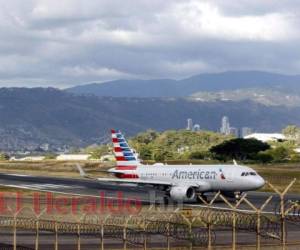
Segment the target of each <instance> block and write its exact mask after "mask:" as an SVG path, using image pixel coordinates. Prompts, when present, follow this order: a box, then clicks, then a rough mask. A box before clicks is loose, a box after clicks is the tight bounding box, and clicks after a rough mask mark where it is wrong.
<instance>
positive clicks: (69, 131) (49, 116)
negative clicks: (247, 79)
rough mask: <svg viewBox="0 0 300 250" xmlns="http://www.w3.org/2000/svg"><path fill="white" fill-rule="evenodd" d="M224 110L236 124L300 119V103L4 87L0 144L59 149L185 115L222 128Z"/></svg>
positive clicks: (173, 122)
mask: <svg viewBox="0 0 300 250" xmlns="http://www.w3.org/2000/svg"><path fill="white" fill-rule="evenodd" d="M223 115H228V116H229V117H230V120H231V124H232V125H233V126H236V127H242V126H249V127H252V128H255V129H256V130H258V131H268V132H271V131H278V130H280V129H282V128H283V127H285V126H286V125H287V124H300V108H297V107H282V106H269V107H268V106H265V105H261V104H258V103H254V102H251V101H239V102H233V101H213V102H203V101H197V100H195V99H184V98H126V97H118V98H117V97H96V96H87V95H82V96H78V95H74V94H71V93H67V92H65V91H60V90H57V89H53V88H46V89H44V88H32V89H27V88H1V89H0V117H1V119H0V138H1V140H0V150H5V151H13V150H20V149H29V150H32V149H35V148H37V147H39V146H41V145H42V144H45V143H46V144H49V145H50V148H55V149H57V148H59V147H64V146H86V145H89V144H92V143H100V142H105V141H107V140H108V139H109V129H110V128H112V127H114V128H120V129H122V130H123V131H124V132H125V133H126V134H127V135H134V134H136V133H137V132H140V131H145V130H147V129H149V128H152V129H155V130H158V131H162V130H166V129H180V128H184V127H185V126H186V119H187V118H192V119H193V120H194V121H195V122H197V123H199V124H200V125H201V127H202V128H203V129H210V130H218V129H219V127H220V121H221V117H222V116H223Z"/></svg>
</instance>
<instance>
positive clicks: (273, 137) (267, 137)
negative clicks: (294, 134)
mask: <svg viewBox="0 0 300 250" xmlns="http://www.w3.org/2000/svg"><path fill="white" fill-rule="evenodd" d="M244 138H245V139H250V138H254V139H256V140H259V141H262V142H268V141H281V140H285V139H286V137H285V136H284V135H283V134H280V133H254V134H250V135H247V136H245V137H244Z"/></svg>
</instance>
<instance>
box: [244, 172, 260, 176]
mask: <svg viewBox="0 0 300 250" xmlns="http://www.w3.org/2000/svg"><path fill="white" fill-rule="evenodd" d="M249 175H252V176H256V175H257V174H256V173H255V172H243V173H242V174H241V176H249Z"/></svg>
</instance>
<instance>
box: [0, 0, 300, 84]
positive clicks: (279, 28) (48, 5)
mask: <svg viewBox="0 0 300 250" xmlns="http://www.w3.org/2000/svg"><path fill="white" fill-rule="evenodd" d="M297 2H298V0H297V1H292V0H287V1H284V3H283V1H275V0H266V1H259V0H241V1H233V0H228V1H221V0H209V1H208V0H203V1H197V0H153V1H148V0H130V1H129V0H128V1H125V0H122V1H121V0H91V1H83V0H60V1H51V0H27V1H26V2H25V1H21V0H11V1H4V0H0V34H1V40H0V85H2V86H36V85H40V86H48V85H51V86H54V87H65V86H72V85H76V84H82V83H84V82H90V81H97V82H102V81H106V80H113V79H118V78H145V79H149V78H159V77H168V78H182V77H186V76H188V75H193V74H198V73H203V72H212V71H213V72H215V71H224V70H239V69H258V70H268V71H276V72H282V73H291V74H299V73H300V69H299V61H300V52H298V51H299V50H298V44H299V40H300V37H299V36H300V31H299V29H298V28H297V27H299V24H300V14H299V13H300V4H299V2H298V4H297Z"/></svg>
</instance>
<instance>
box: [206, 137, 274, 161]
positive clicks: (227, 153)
mask: <svg viewBox="0 0 300 250" xmlns="http://www.w3.org/2000/svg"><path fill="white" fill-rule="evenodd" d="M269 148H270V145H269V144H267V143H264V142H261V141H259V140H256V139H241V138H236V139H232V140H229V141H225V142H223V143H221V144H219V145H216V146H213V147H212V148H211V149H210V152H211V153H213V154H214V155H215V158H216V159H219V160H224V161H226V160H231V159H237V160H249V159H255V157H256V156H257V154H258V152H260V151H265V150H267V149H269Z"/></svg>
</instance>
